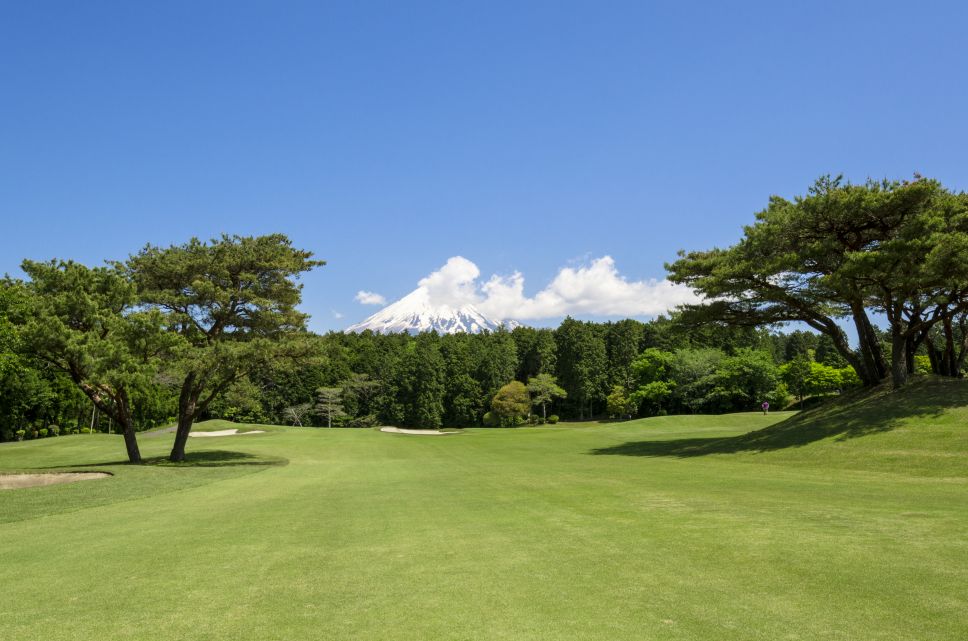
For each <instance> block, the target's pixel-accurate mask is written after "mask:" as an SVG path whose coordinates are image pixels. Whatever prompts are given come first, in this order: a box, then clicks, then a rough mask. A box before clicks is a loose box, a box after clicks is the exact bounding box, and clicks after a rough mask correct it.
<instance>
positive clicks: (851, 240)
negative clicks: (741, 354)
mask: <svg viewBox="0 0 968 641" xmlns="http://www.w3.org/2000/svg"><path fill="white" fill-rule="evenodd" d="M756 218H757V220H756V223H755V224H753V225H750V226H748V227H746V228H745V230H744V232H745V233H744V237H743V239H742V240H741V242H739V243H737V244H736V245H734V246H732V247H729V248H727V249H714V250H710V251H702V252H691V253H689V254H684V253H682V254H680V258H679V260H677V261H676V262H675V263H673V264H672V265H669V266H668V267H669V270H670V274H671V276H670V277H671V279H672V280H673V281H674V282H678V283H683V284H687V285H689V286H691V287H693V288H695V289H697V290H698V291H699V292H701V293H702V294H704V295H705V296H706V297H707V298H708V300H710V301H712V302H709V303H706V304H704V305H701V306H698V307H693V308H691V309H690V310H689V312H688V315H690V316H691V317H692V322H694V323H700V322H707V323H714V322H724V323H727V324H730V325H738V326H755V325H760V326H763V325H772V324H776V323H782V322H787V321H802V322H805V323H807V324H808V325H810V327H811V328H812V329H814V330H816V331H819V332H821V333H822V334H824V335H825V336H826V337H827V339H828V341H826V342H825V344H824V354H823V356H824V358H823V359H822V360H823V362H824V363H825V364H827V365H829V366H832V367H838V366H840V365H841V363H839V362H834V360H832V359H831V358H829V354H830V349H831V348H833V349H834V350H835V351H836V352H837V353H838V354H839V355H840V357H842V359H843V360H844V361H846V362H847V363H848V364H849V365H850V366H851V367H853V368H854V370H855V371H856V372H857V374H858V377H859V378H860V379H861V381H862V382H863V384H864V385H868V386H873V385H876V384H878V383H879V382H880V381H881V380H882V379H883V378H884V377H885V376H887V375H888V374H889V373H890V374H891V376H892V378H893V381H894V384H895V386H896V387H897V386H900V385H903V384H904V382H905V381H906V378H907V374H908V372H909V371H913V363H911V362H908V361H909V355H912V354H913V353H914V351H915V349H916V348H917V347H918V346H919V345H925V346H926V347H927V349H929V350H932V349H938V348H937V347H936V346H935V345H933V343H932V341H931V340H928V339H929V338H930V337H931V336H932V332H935V333H936V332H937V327H941V328H942V329H943V333H944V335H945V339H946V340H945V342H944V348H943V349H939V350H938V353H937V354H936V357H935V358H933V359H932V366H933V367H934V368H935V371H937V373H940V374H945V375H948V376H957V375H959V373H960V365H957V364H958V363H960V364H963V363H964V358H965V356H966V355H968V343H961V344H960V345H961V347H960V348H956V347H955V345H956V344H955V342H954V341H953V340H951V339H952V338H953V335H954V333H955V330H954V326H955V325H956V324H957V323H958V322H960V319H964V318H965V316H966V314H968V260H965V259H964V255H965V253H966V249H968V196H966V195H965V194H952V193H951V192H949V191H948V190H946V189H944V188H943V187H942V186H941V185H940V183H938V182H937V181H933V180H928V179H924V178H921V177H919V176H918V177H915V179H914V180H913V181H904V182H890V181H882V182H875V181H868V182H867V183H866V184H864V185H851V184H849V183H847V184H845V183H844V182H843V181H842V179H841V178H840V177H837V178H831V177H830V176H825V177H822V178H820V179H819V180H817V182H816V183H815V184H814V185H813V186H812V187H811V188H810V190H809V191H808V193H807V195H806V196H803V197H799V198H796V199H794V200H793V201H788V200H785V199H783V198H780V197H779V196H774V197H772V198H771V199H770V202H769V206H768V207H767V209H765V210H764V211H762V212H760V213H758V214H757V215H756ZM871 312H879V313H882V314H884V315H885V316H886V318H887V320H888V323H889V325H890V331H889V336H890V345H889V351H890V352H891V362H890V364H889V363H888V361H887V359H886V358H885V349H884V347H883V345H882V342H881V336H880V335H879V333H878V331H877V330H876V328H875V327H874V326H873V324H872V322H871V320H870V314H871ZM840 318H850V320H851V321H852V323H853V325H854V327H855V329H856V330H857V336H858V347H857V348H856V349H854V348H852V347H851V346H850V345H849V344H848V341H847V337H846V334H845V333H844V330H843V328H842V327H841V326H840V324H839V323H838V322H837V321H838V319H840ZM803 337H804V338H809V337H808V336H807V335H804V336H803ZM790 346H791V351H790V352H789V353H787V357H788V358H790V359H793V358H794V357H797V356H798V355H799V356H806V355H807V351H806V350H808V349H819V348H820V345H819V344H817V345H815V346H813V345H806V344H804V345H802V346H800V347H797V346H796V345H795V344H794V343H792V342H791V343H790ZM956 370H957V371H956Z"/></svg>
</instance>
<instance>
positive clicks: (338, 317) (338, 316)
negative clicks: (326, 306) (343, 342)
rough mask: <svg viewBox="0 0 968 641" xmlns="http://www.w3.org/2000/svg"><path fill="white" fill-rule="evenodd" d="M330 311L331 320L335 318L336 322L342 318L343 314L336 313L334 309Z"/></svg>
mask: <svg viewBox="0 0 968 641" xmlns="http://www.w3.org/2000/svg"><path fill="white" fill-rule="evenodd" d="M330 311H332V312H333V318H335V319H336V320H339V319H341V318H343V312H338V311H336V310H335V309H333V310H330Z"/></svg>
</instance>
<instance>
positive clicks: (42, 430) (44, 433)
mask: <svg viewBox="0 0 968 641" xmlns="http://www.w3.org/2000/svg"><path fill="white" fill-rule="evenodd" d="M48 431H49V430H48V429H47V428H46V427H42V428H40V429H39V430H37V433H38V434H40V438H47V432H48Z"/></svg>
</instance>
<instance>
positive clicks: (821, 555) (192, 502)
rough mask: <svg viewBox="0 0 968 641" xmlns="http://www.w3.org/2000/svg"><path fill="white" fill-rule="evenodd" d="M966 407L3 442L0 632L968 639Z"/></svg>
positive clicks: (898, 399) (851, 403)
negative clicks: (185, 439)
mask: <svg viewBox="0 0 968 641" xmlns="http://www.w3.org/2000/svg"><path fill="white" fill-rule="evenodd" d="M966 406H968V384H965V383H963V382H954V383H950V384H941V383H927V384H923V385H919V386H916V387H914V388H913V389H911V390H909V391H907V392H904V393H900V394H892V393H889V392H887V391H882V392H878V394H877V395H875V396H874V397H869V396H854V397H850V398H845V399H841V400H840V401H838V402H837V403H836V404H833V405H830V406H827V407H824V408H818V409H816V410H812V411H811V412H807V413H804V414H801V415H793V414H771V415H770V416H768V417H764V416H762V415H760V414H739V415H729V416H719V417H708V416H689V417H663V418H657V419H647V420H641V421H629V422H626V423H612V424H606V425H594V424H573V425H565V426H561V427H555V428H526V429H516V430H486V429H477V430H474V429H471V430H466V431H465V433H464V434H462V435H460V436H447V437H435V436H402V435H394V434H383V433H380V432H378V431H375V430H336V429H334V430H325V429H311V428H304V429H299V428H278V429H276V430H274V431H271V432H270V433H267V434H259V435H249V436H243V437H224V438H210V439H198V440H197V441H196V440H192V442H190V443H189V447H190V451H191V452H192V453H193V454H194V455H195V456H196V457H198V458H197V459H196V461H195V462H196V463H204V462H205V461H206V460H208V461H210V462H211V461H214V462H216V463H218V465H215V466H206V465H201V464H199V465H193V464H192V462H191V461H190V462H189V463H188V464H186V465H178V466H168V465H149V466H144V467H131V466H126V465H116V464H110V465H105V463H111V462H112V461H117V460H118V457H119V454H120V453H121V452H122V451H123V449H122V447H121V443H120V441H119V440H117V439H114V438H112V437H107V436H103V437H102V436H91V437H84V436H74V437H68V438H58V439H47V440H44V441H37V442H29V443H22V444H18V445H16V446H5V447H4V448H2V449H0V468H4V469H11V470H12V469H18V470H22V469H25V468H33V469H45V470H46V469H50V468H52V467H54V468H70V469H107V470H108V471H111V472H113V473H114V474H115V476H114V477H112V478H110V479H104V480H98V481H86V482H84V483H78V484H73V485H63V486H54V487H50V488H33V489H27V490H15V491H6V492H2V493H0V515H2V517H3V519H2V520H4V521H6V522H5V523H3V524H2V525H0V549H2V550H3V559H4V562H3V563H2V564H0V586H3V592H4V598H3V599H2V600H0V638H2V639H80V640H84V639H98V640H101V639H229V638H231V639H260V640H264V639H340V640H343V639H360V640H364V639H365V640H367V641H372V640H380V639H402V640H410V639H412V640H432V639H441V640H443V639H446V640H449V641H452V640H459V639H467V640H475V641H477V640H482V639H508V640H515V641H517V640H527V639H541V640H542V641H545V640H551V639H563V640H564V639H568V640H578V639H595V640H598V639H601V640H609V641H612V640H622V639H636V640H642V639H736V640H740V639H742V640H747V639H764V640H767V639H768V640H770V641H772V640H775V639H844V640H846V639H865V640H866V639H872V640H880V639H883V640H897V641H900V640H905V641H907V640H910V639H917V640H925V641H927V640H935V639H937V640H942V639H943V640H956V639H963V638H968V589H966V585H968V541H966V537H965V534H966V532H968V440H966V439H968V427H966V426H968V407H966ZM203 427H204V426H203ZM212 429H222V427H212ZM84 438H87V440H86V441H81V439H84ZM169 441H170V436H158V437H156V438H146V439H143V441H142V442H143V447H144V448H145V450H146V453H148V454H150V455H152V456H160V455H161V454H162V453H163V452H164V451H165V450H166V449H167V446H168V444H169ZM222 452H228V453H230V454H221V453H222ZM283 461H287V462H288V465H280V464H278V463H280V462H283ZM252 463H257V464H252ZM82 464H83V465H82ZM32 496H36V497H38V498H29V497H32ZM92 497H93V498H92ZM38 506H40V507H38Z"/></svg>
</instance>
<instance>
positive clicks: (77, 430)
mask: <svg viewBox="0 0 968 641" xmlns="http://www.w3.org/2000/svg"><path fill="white" fill-rule="evenodd" d="M80 433H81V428H79V427H72V428H71V434H80Z"/></svg>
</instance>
